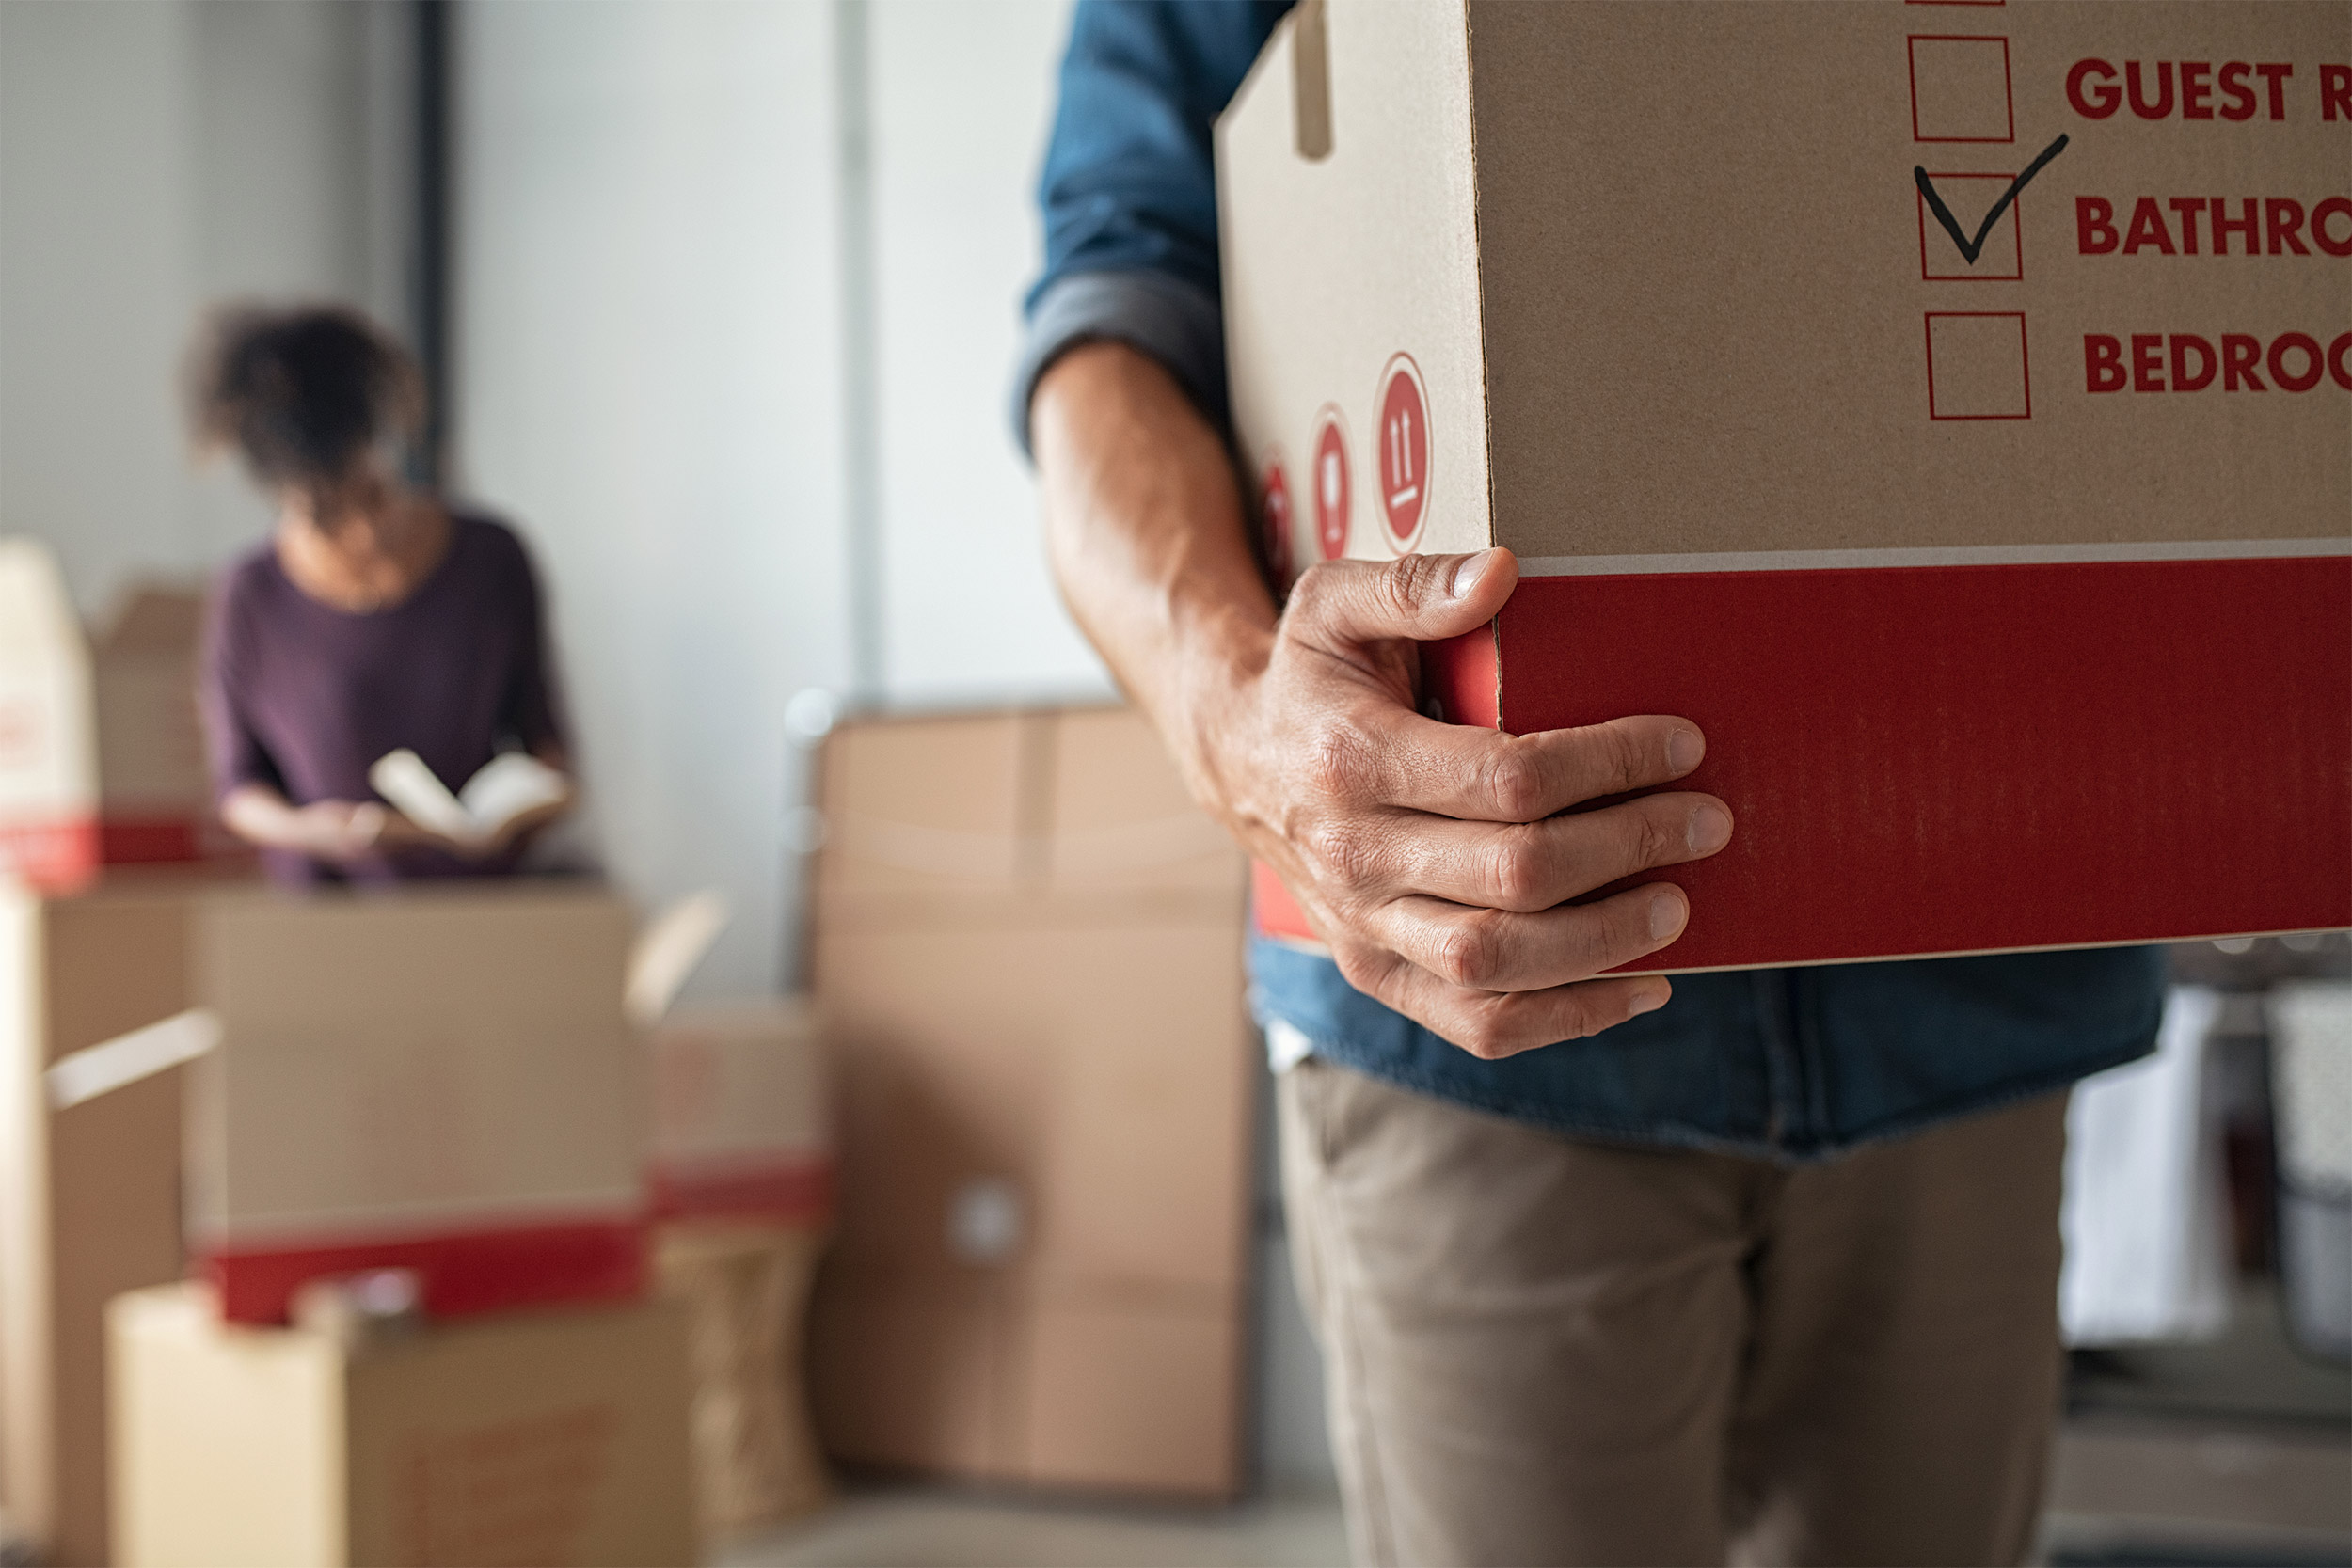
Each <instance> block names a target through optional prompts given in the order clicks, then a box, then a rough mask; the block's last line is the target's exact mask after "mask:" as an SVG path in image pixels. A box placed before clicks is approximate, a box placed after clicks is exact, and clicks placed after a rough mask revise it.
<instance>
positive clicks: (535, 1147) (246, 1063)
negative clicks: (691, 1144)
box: [187, 882, 646, 1323]
mask: <svg viewBox="0 0 2352 1568" xmlns="http://www.w3.org/2000/svg"><path fill="white" fill-rule="evenodd" d="M632 926H633V922H632V918H631V915H630V912H629V910H628V906H627V905H626V904H624V903H623V902H622V901H621V900H620V899H618V898H616V897H614V896H612V895H610V894H608V893H605V892H603V891H601V890H599V889H596V888H595V887H592V886H587V885H568V884H564V883H550V882H535V883H522V882H518V883H507V884H477V885H475V886H473V887H469V888H465V889H461V890H454V891H436V892H404V893H402V894H401V895H397V896H389V897H384V896H370V897H347V898H339V897H311V898H303V899H297V898H289V897H285V896H282V895H275V894H270V893H266V892H260V891H256V892H251V893H240V894H216V895H213V896H211V897H208V898H207V899H205V900H204V902H203V904H202V905H201V907H200V909H199V912H198V916H197V920H196V925H195V928H194V930H193V931H192V933H191V937H190V948H189V962H190V966H191V976H190V982H189V994H190V996H191V998H193V999H194V1000H196V1001H197V1002H199V1003H200V1004H201V1005H202V1006H206V1007H209V1008H211V1009H212V1010H213V1011H214V1012H215V1014H216V1015H217V1016H218V1018H219V1020H220V1023H221V1028H222V1038H221V1043H220V1045H219V1046H218V1048H217V1049H215V1051H214V1052H213V1053H211V1054H209V1055H207V1056H206V1057H204V1058H203V1059H201V1060H200V1061H199V1062H197V1063H195V1064H193V1066H192V1067H191V1068H190V1069H188V1070H189V1078H188V1085H187V1097H188V1120H187V1159H188V1183H187V1223H188V1243H189V1250H190V1251H191V1252H192V1253H193V1254H194V1255H195V1256H196V1258H197V1259H199V1262H200V1263H201V1264H202V1266H203V1269H204V1272H205V1274H206V1275H207V1276H208V1277H210V1278H211V1279H212V1281H213V1282H214V1283H215V1285H216V1286H217V1287H218V1289H219V1291H220V1294H221V1302H222V1308H223V1310H224V1311H225V1312H226V1313H227V1315H228V1316H229V1317H230V1318H231V1319H233V1320H236V1321H239V1322H246V1323H275V1322H279V1321H282V1320H283V1319H284V1316H285V1313H286V1309H287V1306H288V1303H289V1301H290V1299H291V1297H292V1294H293V1292H294V1289H295V1287H297V1286H298V1285H300V1284H301V1283H302V1282H303V1281H304V1280H305V1279H309V1278H311V1277H314V1276H317V1275H333V1274H344V1273H350V1272H353V1271H357V1270H360V1269H371V1268H387V1267H402V1268H411V1269H415V1270H417V1271H419V1272H420V1274H421V1275H422V1276H423V1284H424V1298H425V1307H426V1309H427V1311H428V1312H430V1313H431V1314H432V1315H433V1316H435V1317H449V1316H453V1315H463V1314H466V1313H471V1312H481V1311H491V1310H501V1309H505V1308H510V1307H522V1306H528V1305H532V1304H548V1303H555V1302H564V1301H582V1300H598V1299H619V1298H627V1297H630V1296H633V1295H635V1294H636V1293H637V1292H638V1291H639V1290H640V1289H641V1287H642V1284H643V1278H644V1151H645V1143H644V1138H645V1121H646V1117H645V1109H644V1103H645V1102H644V1082H643V1072H644V1068H643V1058H642V1055H641V1050H640V1047H639V1045H638V1042H637V1041H636V1039H635V1038H634V1037H632V1036H631V1035H630V1033H629V1030H628V1025H627V1024H626V1022H624V1021H623V1018H622V1015H621V987H622V976H623V972H624V968H625V965H626V963H627V958H628V947H629V942H630V936H631V930H632Z"/></svg>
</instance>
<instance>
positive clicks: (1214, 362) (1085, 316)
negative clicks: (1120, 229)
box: [1011, 272, 1226, 455]
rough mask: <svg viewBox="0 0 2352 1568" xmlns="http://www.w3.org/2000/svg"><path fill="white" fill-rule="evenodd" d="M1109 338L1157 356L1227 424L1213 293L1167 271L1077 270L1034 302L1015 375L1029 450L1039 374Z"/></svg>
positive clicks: (1019, 435)
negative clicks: (1070, 354)
mask: <svg viewBox="0 0 2352 1568" xmlns="http://www.w3.org/2000/svg"><path fill="white" fill-rule="evenodd" d="M1104 340H1109V341H1115V342H1121V343H1125V344H1127V345H1128V346H1129V347H1131V348H1134V349H1136V350H1139V351H1140V352H1142V353H1144V354H1148V355H1150V356H1152V358H1154V359H1157V360H1158V361H1159V362H1160V363H1161V364H1162V365H1164V366H1166V367H1167V368H1168V373H1169V374H1171V375H1173V376H1174V377H1175V378H1176V379H1177V381H1178V383H1180V384H1181V385H1182V386H1183V387H1184V391H1185V393H1186V395H1188V396H1189V397H1190V398H1191V399H1192V401H1193V404H1194V405H1195V406H1196V407H1198V408H1199V409H1200V412H1201V413H1202V414H1203V415H1204V416H1206V417H1207V418H1208V420H1210V422H1211V423H1213V424H1215V425H1216V427H1217V428H1218V429H1219V430H1222V429H1224V428H1225V420H1226V409H1225V319H1224V315H1223V312H1222V311H1220V310H1219V309H1218V308H1217V303H1216V297H1215V296H1214V295H1212V294H1211V293H1209V292H1208V291H1207V290H1205V289H1200V288H1198V287H1196V286H1194V285H1193V284H1190V283H1186V282H1184V280H1183V279H1181V278H1177V277H1169V276H1168V274H1166V273H1162V272H1076V273H1070V274H1067V275H1065V276H1063V277H1057V278H1056V279H1055V280H1054V281H1053V282H1052V283H1050V284H1048V285H1047V286H1046V289H1045V292H1044V293H1041V294H1040V295H1038V297H1037V303H1036V304H1035V305H1033V306H1032V307H1031V308H1030V309H1029V327H1028V336H1027V337H1026V338H1025V340H1024V341H1023V342H1022V345H1021V358H1020V362H1019V364H1018V365H1017V366H1016V367H1015V369H1014V372H1013V379H1012V408H1011V413H1012V436H1013V439H1014V440H1015V441H1016V442H1018V443H1019V444H1020V447H1021V451H1022V452H1023V453H1024V454H1025V455H1028V454H1029V399H1030V398H1031V397H1032V396H1033V395H1034V394H1035V393H1036V391H1037V383H1038V378H1039V377H1040V376H1041V375H1043V374H1044V373H1045V372H1046V371H1047V369H1048V368H1049V367H1051V366H1052V364H1053V363H1054V361H1055V360H1057V359H1058V358H1060V357H1061V356H1062V355H1063V353H1065V352H1066V351H1068V350H1070V349H1073V348H1075V347H1077V346H1078V345H1079V344H1080V343H1086V342H1097V341H1104Z"/></svg>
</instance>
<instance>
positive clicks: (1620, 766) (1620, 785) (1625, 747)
mask: <svg viewBox="0 0 2352 1568" xmlns="http://www.w3.org/2000/svg"><path fill="white" fill-rule="evenodd" d="M1599 734H1600V735H1601V736H1603V741H1602V746H1603V752H1602V757H1603V765H1604V766H1603V775H1602V776H1603V777H1604V778H1606V779H1607V781H1608V784H1609V793H1611V794H1615V793H1617V792H1618V791H1620V790H1627V789H1632V788H1634V787H1636V786H1637V785H1639V784H1641V782H1642V747H1641V744H1640V742H1639V741H1637V740H1636V739H1635V738H1634V735H1633V731H1632V729H1631V727H1630V726H1629V725H1625V724H1608V725H1604V726H1602V728H1601V730H1600V731H1599Z"/></svg>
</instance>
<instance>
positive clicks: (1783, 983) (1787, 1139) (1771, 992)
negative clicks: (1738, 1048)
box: [1751, 969, 1809, 1156]
mask: <svg viewBox="0 0 2352 1568" xmlns="http://www.w3.org/2000/svg"><path fill="white" fill-rule="evenodd" d="M1793 978H1794V975H1793V974H1792V972H1791V971H1788V970H1786V969H1759V970H1756V972H1755V973H1754V974H1753V975H1752V976H1751V983H1752V984H1754V986H1755V987H1756V1029H1757V1031H1758V1033H1760V1034H1761V1035H1762V1036H1763V1038H1764V1092H1765V1096H1766V1100H1767V1102H1768V1104H1769V1105H1770V1107H1771V1109H1770V1112H1769V1113H1768V1115H1767V1116H1766V1117H1765V1123H1764V1141H1765V1143H1766V1144H1767V1145H1769V1146H1770V1147H1771V1149H1772V1153H1773V1154H1774V1155H1775V1156H1779V1155H1785V1154H1787V1153H1788V1151H1789V1149H1790V1148H1791V1147H1792V1146H1793V1147H1796V1148H1803V1147H1804V1145H1805V1143H1806V1142H1808V1141H1809V1139H1808V1128H1807V1122H1808V1120H1809V1118H1808V1117H1806V1116H1805V1092H1804V1091H1805V1085H1804V1078H1805V1073H1804V1059H1803V1056H1802V1055H1801V1053H1800V1052H1799V1049H1798V1044H1797V1019H1796V999H1795V997H1794V995H1793V994H1792V992H1793V985H1792V981H1793Z"/></svg>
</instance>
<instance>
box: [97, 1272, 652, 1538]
mask: <svg viewBox="0 0 2352 1568" xmlns="http://www.w3.org/2000/svg"><path fill="white" fill-rule="evenodd" d="M107 1331H108V1339H109V1348H110V1351H111V1353H112V1355H113V1370H114V1398H115V1409H114V1420H113V1429H112V1430H113V1433H114V1437H113V1447H114V1463H115V1477H116V1489H115V1507H114V1516H115V1540H116V1545H117V1551H116V1556H115V1559H114V1560H116V1561H117V1562H119V1563H121V1564H123V1565H124V1568H216V1565H218V1564H222V1563H237V1564H240V1565H244V1568H342V1565H345V1564H349V1565H352V1568H358V1565H362V1564H368V1565H374V1564H382V1565H386V1568H390V1565H395V1564H412V1563H430V1562H452V1563H458V1562H466V1563H479V1562H504V1563H568V1564H579V1565H582V1568H586V1565H590V1564H612V1565H615V1568H623V1565H626V1568H637V1565H641V1564H644V1563H684V1562H691V1561H693V1560H694V1559H695V1556H696V1539H695V1530H694V1522H693V1514H692V1504H691V1488H690V1485H689V1479H688V1474H687V1454H686V1442H685V1431H686V1387H687V1379H686V1334H685V1325H684V1322H683V1318H682V1315H681V1314H680V1312H679V1311H678V1309H677V1308H676V1307H674V1306H671V1305H669V1304H666V1303H646V1304H637V1305H629V1306H620V1307H577V1308H571V1309H566V1310H552V1311H549V1310H541V1311H532V1312H518V1313H506V1314H501V1315H500V1316H497V1317H490V1318H482V1319H476V1320H473V1321H470V1322H469V1323H463V1324H459V1325H453V1326H434V1327H425V1328H419V1329H414V1330H412V1331H410V1332H406V1333H391V1334H385V1335H381V1336H359V1337H351V1336H345V1335H339V1334H336V1333H331V1332H327V1331H325V1330H323V1329H320V1328H314V1327H310V1326H300V1327H293V1328H270V1329H253V1328H244V1327H240V1326H238V1325H236V1324H232V1323H223V1322H222V1321H221V1318H220V1315H219V1312H218V1310H217V1308H216V1304H215V1302H214V1301H212V1300H211V1299H210V1292H209V1291H207V1290H206V1288H204V1287H203V1286H200V1285H194V1284H189V1285H175V1286H167V1287H163V1288H160V1289H155V1290H148V1291H133V1292H132V1293H130V1294H128V1295H125V1296H122V1297H120V1298H119V1299H118V1300H117V1301H116V1302H115V1303H114V1305H113V1306H112V1307H110V1308H109V1310H108V1313H107Z"/></svg>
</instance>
